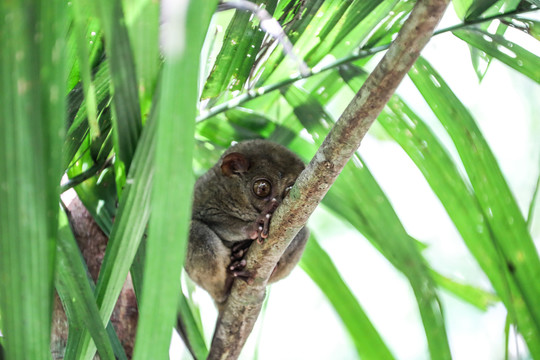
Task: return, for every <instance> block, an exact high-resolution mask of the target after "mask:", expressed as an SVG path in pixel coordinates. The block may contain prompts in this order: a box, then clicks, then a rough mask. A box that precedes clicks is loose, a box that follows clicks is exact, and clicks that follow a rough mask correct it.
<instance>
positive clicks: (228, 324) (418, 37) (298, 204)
mask: <svg viewBox="0 0 540 360" xmlns="http://www.w3.org/2000/svg"><path fill="white" fill-rule="evenodd" d="M448 2H449V0H420V1H418V2H417V4H416V5H415V7H414V9H413V11H412V12H411V15H410V17H409V18H408V19H407V21H406V22H405V24H404V25H403V28H402V29H401V31H400V32H399V35H398V37H397V38H396V40H395V41H394V42H393V43H392V45H391V46H390V48H389V49H388V51H387V53H386V54H385V56H384V58H383V59H382V60H381V62H380V63H379V64H378V65H377V67H376V68H375V70H373V72H372V73H371V75H370V76H369V78H368V79H367V80H366V82H365V83H364V85H363V86H362V88H361V89H360V91H359V92H358V93H357V94H356V96H355V97H354V99H353V100H352V101H351V103H350V104H349V106H348V107H347V108H346V109H345V111H344V112H343V114H342V115H341V117H340V118H339V120H338V121H337V122H336V124H335V126H334V127H333V128H332V129H331V131H330V132H329V134H328V136H327V137H326V139H325V140H324V142H323V144H322V145H321V147H320V148H319V150H318V151H317V153H316V154H315V156H314V157H313V159H312V160H311V162H310V163H309V165H308V166H307V168H306V169H305V170H304V171H303V172H302V174H300V177H299V178H298V180H297V181H296V184H295V186H294V187H293V189H292V190H291V192H290V196H289V197H288V198H286V199H285V201H284V202H283V204H282V205H281V206H280V207H278V209H277V210H276V212H275V213H274V216H273V217H272V223H271V229H272V230H271V232H270V236H269V238H268V239H267V241H266V242H265V243H264V244H262V245H259V244H253V245H252V246H251V247H250V249H249V252H248V254H247V257H246V260H247V267H246V269H248V270H249V271H250V272H251V273H252V274H254V281H253V283H251V284H247V283H245V282H242V281H236V282H235V283H234V284H233V287H232V290H231V294H230V295H229V298H228V300H227V304H226V308H225V310H224V311H223V312H222V313H221V315H220V318H219V319H218V322H217V325H216V330H215V333H214V338H213V341H212V346H211V349H210V354H209V356H208V359H212V360H214V359H236V358H237V357H238V356H239V354H240V351H241V350H242V347H243V345H244V343H245V341H246V340H247V337H248V336H249V334H250V332H251V330H252V329H253V326H254V324H255V321H256V319H257V317H258V315H259V312H260V309H261V306H262V302H263V299H264V294H265V288H266V283H267V281H268V278H269V277H270V274H271V273H272V270H273V269H274V267H275V265H276V263H277V262H278V260H279V258H280V257H281V255H282V254H283V252H284V251H285V249H286V248H287V246H288V245H289V243H290V242H291V241H292V239H293V238H294V236H295V235H296V233H297V232H298V231H299V230H300V229H301V228H302V227H303V226H304V225H305V224H306V223H307V220H308V218H309V217H310V215H311V214H312V213H313V211H314V210H315V208H316V207H317V205H319V203H320V202H321V200H322V199H323V197H324V196H325V195H326V193H327V191H328V190H329V189H330V186H332V184H333V183H334V181H335V180H336V178H337V176H338V175H339V174H340V173H341V171H342V169H343V167H344V166H345V164H346V163H347V162H348V160H349V159H350V158H351V156H352V155H353V154H354V152H355V151H356V150H357V149H358V147H359V146H360V142H361V141H362V139H363V137H364V136H365V134H366V133H367V131H368V129H369V128H370V126H371V124H372V123H373V121H374V120H375V119H376V118H377V116H378V115H379V114H380V112H381V111H382V109H383V108H384V106H385V105H386V103H387V102H388V100H389V99H390V97H391V96H392V94H393V93H394V91H395V90H396V88H397V87H398V85H399V84H400V82H401V80H402V79H403V77H404V76H405V74H406V73H407V72H408V71H409V69H410V68H411V66H412V65H413V64H414V62H415V61H416V59H417V58H418V56H419V55H420V51H421V50H422V49H423V48H424V46H425V45H426V44H427V42H428V41H429V39H430V38H431V36H432V34H433V30H434V29H435V26H436V25H437V24H438V23H439V21H440V19H441V17H442V15H443V13H444V11H445V9H446V7H447V5H448Z"/></svg>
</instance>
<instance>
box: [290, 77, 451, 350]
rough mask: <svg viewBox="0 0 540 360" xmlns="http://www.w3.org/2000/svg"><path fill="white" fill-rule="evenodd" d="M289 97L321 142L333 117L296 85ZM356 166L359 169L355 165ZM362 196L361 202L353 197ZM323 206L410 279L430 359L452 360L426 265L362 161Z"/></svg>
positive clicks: (349, 168) (348, 170) (341, 179)
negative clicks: (329, 209)
mask: <svg viewBox="0 0 540 360" xmlns="http://www.w3.org/2000/svg"><path fill="white" fill-rule="evenodd" d="M284 97H285V98H286V99H287V101H288V102H289V104H290V105H291V106H293V107H294V113H295V115H296V116H297V117H298V119H299V120H300V121H301V122H302V124H303V125H304V126H305V127H306V130H308V131H309V132H310V134H311V135H312V136H313V140H314V141H315V143H321V142H322V140H323V139H324V136H325V135H326V133H327V132H328V126H329V124H327V123H326V121H327V120H328V119H330V118H329V116H328V115H325V111H324V109H323V108H322V107H321V105H320V104H319V103H318V102H317V101H316V100H315V98H314V97H312V96H310V95H309V94H307V93H305V92H303V91H301V90H300V89H298V88H296V87H294V86H291V87H290V88H289V89H288V90H287V91H286V92H284ZM355 165H356V166H355ZM353 193H355V194H361V195H359V196H361V198H362V203H361V204H359V203H358V201H357V200H356V199H354V198H353V199H351V197H350V194H353ZM323 204H325V205H329V206H330V207H331V209H332V210H333V211H335V212H336V213H338V214H340V216H341V217H343V218H345V219H348V220H349V221H351V223H352V224H353V225H354V226H355V227H357V228H358V229H359V230H360V231H361V232H362V233H363V234H364V235H365V236H366V237H367V238H368V239H370V240H371V241H373V242H374V243H375V244H376V246H377V248H378V249H379V250H380V251H381V253H382V254H383V255H384V256H386V257H387V258H388V260H389V261H391V262H392V264H393V265H394V266H395V267H396V268H397V269H399V270H400V271H401V272H403V274H404V275H405V276H407V279H408V280H409V282H410V284H411V287H412V289H413V291H414V293H415V296H416V299H417V302H418V308H419V310H420V314H421V316H422V322H423V324H424V328H425V333H426V336H427V340H428V345H429V350H430V354H431V356H432V357H433V358H437V359H450V358H451V355H450V347H449V344H448V339H447V336H446V329H445V323H444V317H443V314H442V308H441V306H440V302H439V300H438V297H437V293H436V290H435V283H434V282H433V279H432V278H431V275H430V273H429V270H428V268H427V266H426V263H425V260H424V259H423V257H422V256H421V254H420V250H419V248H418V245H417V244H416V243H415V241H414V239H413V238H411V237H410V236H409V235H408V234H407V232H406V231H405V229H404V228H403V225H402V224H401V222H400V221H399V219H398V217H397V215H396V214H395V212H394V210H393V208H392V206H391V205H390V202H389V201H388V200H387V199H386V196H385V195H384V193H383V191H382V190H381V189H380V187H379V186H378V184H377V183H376V181H375V179H374V178H373V177H372V175H371V173H370V172H369V170H368V169H367V167H366V165H365V164H364V163H363V162H362V161H361V159H360V158H359V157H355V158H354V159H353V163H349V164H348V165H347V166H346V167H345V169H344V170H343V171H342V173H341V174H340V176H339V178H338V179H337V181H336V182H335V184H334V185H333V186H332V188H331V189H330V191H329V193H328V194H327V195H326V198H325V199H324V200H323Z"/></svg>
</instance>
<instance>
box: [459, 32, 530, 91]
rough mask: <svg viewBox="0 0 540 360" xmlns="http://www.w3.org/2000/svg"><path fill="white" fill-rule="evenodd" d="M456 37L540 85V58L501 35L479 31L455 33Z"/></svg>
mask: <svg viewBox="0 0 540 360" xmlns="http://www.w3.org/2000/svg"><path fill="white" fill-rule="evenodd" d="M454 35H456V36H457V37H458V38H460V39H461V40H464V41H466V42H468V43H469V44H471V45H472V46H474V47H475V48H478V49H480V50H481V51H484V52H485V53H486V54H488V55H490V56H493V57H494V58H496V59H498V60H500V61H501V62H503V63H505V64H506V65H508V66H510V67H512V68H513V69H515V70H517V71H519V72H520V73H522V74H523V75H526V76H528V77H529V78H531V79H532V80H534V81H536V82H537V83H540V66H538V64H540V57H539V56H537V55H535V54H533V53H531V52H530V51H528V50H526V49H524V48H523V47H521V46H519V45H517V44H515V43H513V42H511V41H508V40H506V39H505V38H504V37H502V36H501V35H494V34H490V33H488V32H484V31H480V30H477V29H462V30H458V31H454Z"/></svg>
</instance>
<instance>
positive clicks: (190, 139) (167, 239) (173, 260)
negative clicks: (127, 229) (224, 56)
mask: <svg viewBox="0 0 540 360" xmlns="http://www.w3.org/2000/svg"><path fill="white" fill-rule="evenodd" d="M216 5H217V0H215V1H212V2H208V3H203V2H199V1H198V0H194V1H190V2H189V5H187V7H186V8H184V9H182V10H183V11H185V12H186V13H183V14H182V13H180V14H178V17H177V18H173V19H171V20H170V21H172V22H176V23H175V24H176V26H178V28H179V29H181V31H183V33H180V34H178V36H181V37H183V38H184V39H185V40H184V41H185V43H184V48H183V49H182V50H181V51H179V52H172V51H171V49H167V48H165V49H164V50H165V56H166V60H165V65H164V68H163V81H162V83H161V91H160V94H161V96H162V98H161V99H160V103H159V111H158V114H159V115H158V119H157V120H158V123H157V131H156V138H157V139H156V143H157V146H156V150H155V157H154V163H155V169H156V170H155V171H156V175H155V180H154V183H153V188H152V218H151V221H150V225H149V236H148V241H147V244H146V254H145V265H144V277H143V287H142V295H141V297H140V299H139V305H140V316H139V322H138V329H137V338H136V339H137V341H136V344H135V352H134V359H150V358H157V359H165V358H167V356H168V354H169V346H170V339H171V338H170V336H171V332H172V329H173V327H174V325H175V324H176V315H177V308H178V298H179V296H180V291H181V290H180V275H181V272H182V266H183V263H184V261H183V260H184V256H185V249H186V244H187V236H188V233H189V224H190V218H191V194H192V191H193V176H190V175H191V171H192V161H193V146H194V136H193V135H194V130H195V116H196V109H197V107H196V105H197V98H198V87H197V80H198V76H197V75H198V73H199V72H198V69H199V56H196V54H200V53H201V48H202V44H203V40H204V36H205V35H206V31H207V29H208V25H209V23H210V18H211V16H212V14H213V12H214V10H215V8H216ZM183 19H185V21H184V20H183ZM187 39H189V41H187ZM175 50H176V49H175ZM179 99H180V101H181V103H180V104H179V102H178V101H179Z"/></svg>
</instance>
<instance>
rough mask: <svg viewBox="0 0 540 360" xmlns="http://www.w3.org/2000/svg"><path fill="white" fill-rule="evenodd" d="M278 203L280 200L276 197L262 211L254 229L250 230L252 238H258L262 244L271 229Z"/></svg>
mask: <svg viewBox="0 0 540 360" xmlns="http://www.w3.org/2000/svg"><path fill="white" fill-rule="evenodd" d="M278 205H279V202H278V201H277V200H276V199H275V198H273V199H272V200H270V201H269V202H268V205H266V206H265V208H264V209H263V210H262V211H261V214H260V215H259V216H258V217H257V220H256V221H255V223H254V224H253V230H251V231H249V236H250V238H251V239H253V240H257V242H258V243H259V244H262V243H263V241H264V239H266V238H267V237H268V232H269V231H270V219H271V218H272V215H273V214H274V211H276V209H277V207H278Z"/></svg>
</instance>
